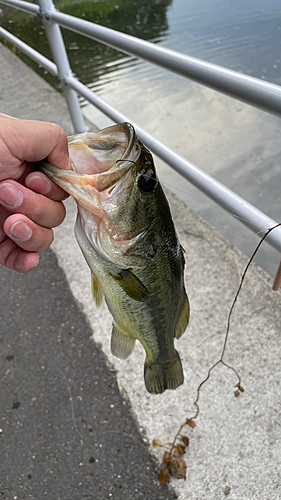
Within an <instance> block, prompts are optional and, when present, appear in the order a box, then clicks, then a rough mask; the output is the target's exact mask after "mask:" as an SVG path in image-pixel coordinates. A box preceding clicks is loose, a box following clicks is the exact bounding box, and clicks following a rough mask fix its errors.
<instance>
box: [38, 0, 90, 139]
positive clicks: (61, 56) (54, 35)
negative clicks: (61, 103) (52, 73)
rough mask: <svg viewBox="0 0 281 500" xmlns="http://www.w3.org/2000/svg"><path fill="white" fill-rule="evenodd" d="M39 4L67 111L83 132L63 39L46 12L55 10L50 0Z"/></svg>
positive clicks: (81, 116) (44, 0) (74, 124)
mask: <svg viewBox="0 0 281 500" xmlns="http://www.w3.org/2000/svg"><path fill="white" fill-rule="evenodd" d="M38 3H39V5H40V12H39V16H40V18H41V20H42V22H43V24H44V25H45V29H46V35H47V38H48V42H49V45H50V49H51V52H52V56H53V60H54V62H55V64H56V65H57V68H58V79H59V81H60V83H61V86H62V91H63V94H64V96H65V98H66V102H67V105H68V109H69V113H70V116H71V119H72V123H73V126H74V130H75V132H76V133H81V132H85V131H86V130H87V127H86V125H85V123H84V119H83V115H82V112H81V108H80V105H79V102H78V97H77V93H76V92H75V90H73V89H72V88H71V87H69V86H68V84H67V81H66V77H67V76H72V75H73V74H72V71H71V68H70V65H69V61H68V57H67V53H66V50H65V46H64V41H63V38H62V34H61V31H60V27H59V25H58V24H57V23H55V22H54V21H51V20H50V16H49V14H48V12H49V11H50V10H55V6H54V4H53V2H52V0H38Z"/></svg>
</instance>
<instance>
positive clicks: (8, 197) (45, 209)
mask: <svg viewBox="0 0 281 500" xmlns="http://www.w3.org/2000/svg"><path fill="white" fill-rule="evenodd" d="M0 205H2V206H4V207H5V208H6V209H8V210H9V211H10V212H11V213H21V214H23V215H26V216H27V217H29V218H30V219H31V220H32V221H33V222H35V223H36V224H39V225H40V226H44V227H47V228H52V227H56V226H59V225H60V224H61V223H62V221H63V220H64V218H65V207H64V205H63V203H61V202H59V201H53V200H50V199H49V198H47V197H46V196H43V195H41V194H36V193H34V192H33V191H31V190H30V189H27V188H26V187H25V186H22V185H21V184H18V183H17V182H16V181H13V180H7V181H2V182H0Z"/></svg>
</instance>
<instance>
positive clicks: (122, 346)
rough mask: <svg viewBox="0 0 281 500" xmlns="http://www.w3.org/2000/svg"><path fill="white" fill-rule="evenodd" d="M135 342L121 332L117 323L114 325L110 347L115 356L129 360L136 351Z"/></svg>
mask: <svg viewBox="0 0 281 500" xmlns="http://www.w3.org/2000/svg"><path fill="white" fill-rule="evenodd" d="M135 342H136V339H134V338H133V337H131V336H130V335H128V334H127V333H124V332H122V331H121V330H119V328H118V326H117V325H116V324H115V323H114V324H113V328H112V334H111V346H110V347H111V352H112V354H113V356H116V357H117V358H120V359H127V358H128V357H129V356H130V355H131V354H132V352H133V350H134V347H135Z"/></svg>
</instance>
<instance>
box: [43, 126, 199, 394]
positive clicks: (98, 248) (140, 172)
mask: <svg viewBox="0 0 281 500" xmlns="http://www.w3.org/2000/svg"><path fill="white" fill-rule="evenodd" d="M117 146H118V147H117ZM69 150H70V157H71V162H72V164H71V167H70V170H71V171H67V170H61V169H59V168H57V167H54V166H53V165H50V164H49V163H48V162H46V161H44V162H42V163H41V168H42V170H43V171H44V172H45V173H46V174H47V175H48V176H49V177H50V178H51V179H52V180H53V181H54V182H56V183H57V184H58V185H59V186H61V187H62V188H63V189H65V191H67V192H68V193H69V194H71V195H72V196H73V197H74V199H75V200H76V203H77V208H78V215H77V222H76V226H75V235H76V238H77V241H78V244H79V246H80V248H81V250H82V253H83V255H84V257H85V260H86V262H87V264H88V266H89V267H90V269H91V272H92V287H93V297H94V300H96V303H97V305H98V306H100V304H101V301H102V296H104V298H105V301H106V303H107V306H108V308H109V311H110V312H111V314H112V317H113V328H112V335H111V351H112V353H113V355H115V356H117V357H120V358H122V359H126V358H127V357H128V356H130V355H131V354H132V352H133V349H134V345H135V341H136V340H138V341H139V342H141V344H142V345H143V347H144V349H145V352H146V359H145V365H144V381H145V386H146V389H147V390H148V391H149V392H151V393H154V394H160V393H162V392H164V391H165V390H166V389H176V388H177V387H178V386H179V385H180V384H182V383H183V380H184V377H183V369H182V364H181V360H180V357H179V354H178V352H177V351H176V349H175V347H174V338H175V337H176V338H177V339H179V338H180V337H181V335H182V334H183V332H184V331H185V329H186V327H187V324H188V320H189V302H188V298H187V295H186V291H185V286H184V265H185V263H184V255H183V252H184V251H183V249H182V247H181V246H180V243H179V240H178V237H177V234H176V231H175V227H174V224H173V220H172V216H171V212H170V208H169V205H168V202H167V199H166V196H165V193H164V191H163V189H162V187H161V184H160V182H159V179H158V178H157V175H156V171H155V167H154V163H153V158H152V155H151V153H150V152H149V150H148V149H147V148H146V147H145V146H144V145H143V144H142V143H141V142H140V141H139V140H138V138H137V137H136V134H135V131H134V128H133V127H132V125H130V124H129V123H123V124H121V125H115V126H113V127H108V128H106V129H103V130H101V131H99V132H98V133H90V132H88V133H84V134H80V135H77V136H72V137H71V138H70V139H69ZM74 153H75V154H74ZM120 155H121V158H120ZM120 160H122V161H120Z"/></svg>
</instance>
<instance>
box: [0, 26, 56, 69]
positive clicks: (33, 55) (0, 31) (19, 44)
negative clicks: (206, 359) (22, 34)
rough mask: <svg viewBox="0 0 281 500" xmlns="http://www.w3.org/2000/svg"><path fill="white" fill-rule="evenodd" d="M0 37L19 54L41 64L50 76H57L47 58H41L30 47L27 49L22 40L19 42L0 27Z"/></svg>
mask: <svg viewBox="0 0 281 500" xmlns="http://www.w3.org/2000/svg"><path fill="white" fill-rule="evenodd" d="M0 36H2V37H3V38H5V39H6V40H8V42H10V43H12V44H13V45H15V47H17V48H18V49H20V50H21V52H23V53H24V54H26V55H27V56H29V57H30V58H31V59H33V61H35V62H37V64H41V65H42V66H43V68H46V69H47V70H48V71H49V73H51V75H54V76H58V69H57V66H56V65H55V63H53V62H52V61H49V59H47V57H44V56H42V54H39V52H37V50H35V49H33V48H32V47H29V45H27V44H26V43H24V42H23V41H22V40H20V39H19V38H17V37H16V36H14V35H12V34H11V33H10V32H9V31H7V30H5V29H4V28H1V27H0Z"/></svg>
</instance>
